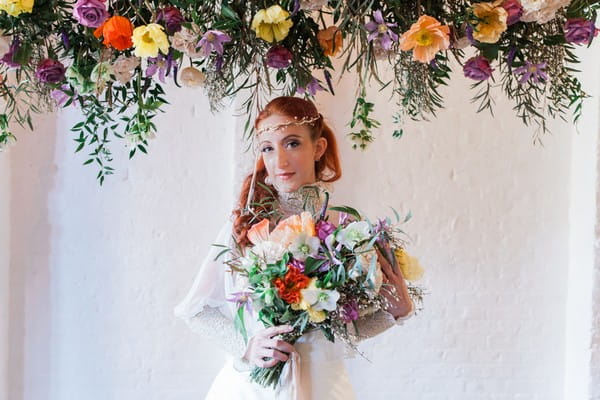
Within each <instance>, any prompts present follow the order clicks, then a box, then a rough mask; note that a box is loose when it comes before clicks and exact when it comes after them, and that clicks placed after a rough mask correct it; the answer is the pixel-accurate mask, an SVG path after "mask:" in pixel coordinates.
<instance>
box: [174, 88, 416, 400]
mask: <svg viewBox="0 0 600 400" xmlns="http://www.w3.org/2000/svg"><path fill="white" fill-rule="evenodd" d="M255 130H256V135H257V137H256V138H255V140H256V142H257V143H258V150H259V152H260V153H259V154H260V155H259V157H258V159H257V162H256V165H255V167H254V168H255V169H254V172H253V173H252V174H250V175H249V176H248V177H247V178H246V180H245V181H244V183H243V185H242V190H241V194H240V199H239V205H238V208H237V209H235V210H234V211H233V215H232V218H231V220H230V221H228V222H227V223H226V224H225V226H224V227H223V228H222V229H221V231H220V233H219V235H218V237H217V241H216V242H215V243H217V244H224V245H227V246H228V247H233V244H234V243H233V239H235V241H236V242H237V243H238V244H240V245H241V246H242V247H245V246H248V245H249V244H250V242H249V240H248V238H247V236H246V234H247V233H248V230H249V229H250V227H251V225H252V224H253V223H256V222H258V221H255V220H253V215H252V213H250V212H248V209H249V205H250V204H252V205H254V207H255V209H254V211H257V210H256V208H259V209H260V211H261V213H262V214H263V215H264V214H265V213H268V214H269V215H271V216H272V217H271V218H270V222H271V224H272V225H273V226H275V224H276V223H277V222H278V220H279V219H281V218H285V217H288V216H290V215H293V214H299V213H300V212H302V211H304V210H307V211H312V212H313V213H314V212H318V211H319V210H320V208H321V206H322V204H323V202H324V193H325V191H327V190H328V189H327V187H328V185H329V184H330V183H331V182H334V181H336V180H338V179H339V178H340V177H341V167H340V161H339V156H338V152H337V145H336V140H335V136H334V134H333V131H332V130H331V128H330V127H329V126H328V125H327V124H326V123H325V121H324V120H323V116H322V115H321V114H320V113H319V112H318V110H317V109H316V107H315V106H314V104H313V103H312V102H310V101H308V100H304V99H301V98H297V97H278V98H276V99H274V100H272V101H271V102H270V103H269V104H267V106H266V107H265V108H264V109H263V110H262V111H261V112H260V114H259V115H258V117H257V119H256V121H255ZM256 182H260V183H261V184H262V185H256V184H255V183H256ZM263 185H264V186H263ZM265 187H268V188H269V189H270V190H271V192H272V193H275V194H276V199H275V201H268V200H267V199H269V198H271V197H272V196H273V195H272V194H271V193H269V191H268V190H266V189H265ZM219 252H220V249H218V248H215V247H213V248H212V250H211V251H210V252H209V254H208V255H207V257H206V259H205V260H204V262H203V263H202V266H201V268H200V271H199V272H198V275H197V276H196V279H195V280H194V282H193V285H192V288H191V290H190V291H189V293H188V295H187V296H186V297H185V299H184V300H183V301H182V302H181V303H180V304H179V305H178V306H177V307H176V308H175V314H176V315H177V316H178V317H180V318H182V319H183V320H184V321H185V322H186V323H187V324H188V325H189V326H190V327H191V329H192V330H194V331H195V332H197V333H199V334H201V335H203V336H204V337H206V338H208V339H212V340H213V341H214V342H215V343H218V344H219V345H220V346H221V347H222V348H223V349H224V350H225V351H226V352H227V353H228V354H229V357H228V359H227V362H226V364H225V366H224V367H223V368H222V369H221V371H220V372H219V374H218V375H217V377H216V378H215V380H214V382H213V384H212V386H211V388H210V390H209V391H208V394H207V397H206V399H207V400H213V399H214V400H217V399H218V400H227V399H231V400H233V399H235V400H255V399H256V400H259V399H260V400H268V399H278V400H288V399H289V400H297V399H305V400H306V399H311V400H312V399H314V400H320V399H334V400H335V399H344V400H348V399H353V398H354V397H355V396H354V392H353V389H352V385H351V383H350V380H349V378H348V374H347V371H346V368H345V366H344V362H343V360H344V354H345V348H344V345H343V344H341V343H339V341H338V342H336V343H332V342H329V341H328V340H327V339H325V337H324V335H323V334H322V333H321V332H320V331H311V332H308V333H306V334H304V335H303V336H302V337H301V338H300V339H298V341H297V342H296V343H295V344H294V345H293V346H292V345H291V344H289V343H286V342H285V341H282V340H280V339H278V335H280V334H282V333H286V332H290V331H291V326H287V325H282V326H275V327H270V328H265V327H264V326H263V325H262V323H260V322H259V321H258V320H257V318H256V316H255V315H253V314H252V310H251V309H247V310H246V311H245V314H246V315H245V320H246V321H247V322H246V324H247V327H246V328H247V330H248V337H249V339H248V342H247V343H245V341H244V340H243V338H242V336H241V335H240V334H238V333H237V332H236V330H235V329H234V324H233V320H234V316H235V313H236V311H237V306H236V300H237V297H239V296H240V295H241V294H242V293H243V291H244V285H245V283H244V279H242V277H241V276H238V274H237V273H236V272H233V271H231V269H230V268H228V267H227V266H226V264H225V263H224V260H223V259H219V260H215V258H216V256H217V255H218V253H219ZM379 263H380V265H381V269H382V271H383V277H382V278H383V281H384V282H386V283H387V285H384V286H383V287H382V292H383V295H384V296H385V297H386V299H387V305H386V309H385V310H380V311H377V312H375V313H374V314H371V315H369V316H364V317H361V318H359V319H358V321H357V322H358V324H357V325H358V328H359V329H358V332H359V333H360V336H356V337H355V338H354V339H355V340H361V339H365V338H369V337H373V336H375V335H377V334H379V333H381V332H383V331H385V330H387V329H389V328H391V327H393V326H394V325H396V324H399V323H402V321H403V320H404V319H406V318H408V317H409V316H410V315H411V314H412V312H413V309H414V305H413V303H412V301H411V300H410V297H409V295H408V290H407V288H406V284H405V282H404V278H403V277H402V275H401V272H399V271H398V269H397V268H396V269H394V268H392V267H391V266H390V265H389V263H387V261H386V260H385V258H384V257H379ZM288 359H289V362H287V363H286V364H285V366H284V370H283V372H282V375H281V380H280V384H279V385H278V388H277V389H275V390H274V389H271V388H264V387H262V386H260V385H258V384H256V383H254V382H251V381H250V380H249V375H250V371H251V370H252V368H253V367H254V366H259V367H271V366H274V365H276V364H277V363H279V362H286V361H288Z"/></svg>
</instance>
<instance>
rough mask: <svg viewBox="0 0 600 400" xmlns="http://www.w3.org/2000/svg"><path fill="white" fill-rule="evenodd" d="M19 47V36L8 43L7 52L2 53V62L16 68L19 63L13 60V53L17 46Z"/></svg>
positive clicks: (15, 51)
mask: <svg viewBox="0 0 600 400" xmlns="http://www.w3.org/2000/svg"><path fill="white" fill-rule="evenodd" d="M20 47H21V41H20V40H19V38H17V37H16V38H14V39H13V41H12V43H11V44H10V47H9V49H8V52H7V53H6V54H4V56H3V57H2V60H0V61H2V63H3V64H5V65H7V66H8V67H11V68H16V67H20V66H21V64H19V63H18V62H16V61H15V54H16V53H17V51H19V48H20Z"/></svg>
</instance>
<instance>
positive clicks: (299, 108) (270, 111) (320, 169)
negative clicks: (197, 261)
mask: <svg viewBox="0 0 600 400" xmlns="http://www.w3.org/2000/svg"><path fill="white" fill-rule="evenodd" d="M271 115H281V116H285V117H289V118H296V119H313V118H317V120H316V121H315V122H313V123H310V124H307V125H306V126H308V127H309V128H310V136H311V139H312V140H313V141H316V140H317V139H319V138H321V137H322V138H325V140H327V148H326V149H325V153H324V154H323V156H322V157H321V158H320V159H319V161H317V162H315V176H316V177H317V180H320V181H323V182H335V181H337V180H338V179H340V178H341V177H342V167H341V163H340V157H339V154H338V147H337V141H336V139H335V135H334V133H333V130H332V129H331V128H330V127H329V125H327V123H325V121H324V120H323V116H322V115H321V114H319V111H318V110H317V107H315V105H314V104H313V102H312V101H310V100H305V99H301V98H299V97H291V96H282V97H277V98H275V99H273V100H271V101H270V102H269V104H267V105H266V106H265V108H264V109H263V110H262V111H261V112H260V113H259V114H258V116H257V117H256V120H255V121H254V129H257V128H258V125H259V124H260V122H261V121H263V120H264V119H265V118H267V117H269V116H271ZM266 176H267V169H266V168H265V163H264V162H263V159H262V157H259V159H258V161H257V163H256V182H257V183H259V182H260V183H261V184H262V185H265V186H266V187H267V188H268V189H269V190H270V191H271V192H272V194H276V193H277V190H276V189H275V188H274V187H273V186H271V185H267V184H266V183H265V178H266ZM251 184H252V174H250V175H248V176H247V177H246V179H244V182H243V183H242V189H241V191H240V197H239V201H238V206H237V208H236V209H235V210H234V211H233V216H234V218H235V219H234V222H233V233H234V235H235V237H236V239H237V241H238V243H239V244H240V245H241V246H242V247H245V246H248V245H249V244H250V242H249V241H248V238H247V237H246V234H247V233H248V230H249V229H250V226H251V225H252V223H255V222H258V221H253V220H252V218H253V216H252V215H250V214H248V213H244V208H245V207H246V202H247V201H248V195H249V192H250V185H251ZM262 185H258V184H256V185H255V186H254V196H253V197H254V198H253V199H252V203H253V204H255V205H254V209H255V211H257V212H260V213H261V214H262V213H263V212H269V211H271V207H272V203H271V202H268V201H267V202H263V200H264V199H267V198H269V197H272V194H271V193H269V190H267V189H266V188H265V187H263V186H262Z"/></svg>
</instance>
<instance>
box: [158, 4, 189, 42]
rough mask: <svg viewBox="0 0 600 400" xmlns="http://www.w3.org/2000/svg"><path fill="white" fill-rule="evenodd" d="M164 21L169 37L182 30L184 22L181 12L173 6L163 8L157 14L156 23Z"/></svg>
mask: <svg viewBox="0 0 600 400" xmlns="http://www.w3.org/2000/svg"><path fill="white" fill-rule="evenodd" d="M162 21H164V23H165V27H166V28H167V33H168V34H169V35H172V34H174V33H175V32H179V31H180V30H181V24H182V23H183V22H184V19H183V15H181V11H179V9H177V8H176V7H173V6H167V7H164V8H161V9H160V10H159V11H158V14H156V22H162Z"/></svg>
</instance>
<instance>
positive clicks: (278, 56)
mask: <svg viewBox="0 0 600 400" xmlns="http://www.w3.org/2000/svg"><path fill="white" fill-rule="evenodd" d="M292 58H293V55H292V52H291V51H289V50H288V49H286V48H285V47H283V46H279V45H277V46H273V47H271V48H270V49H269V51H267V65H268V66H269V67H271V68H276V69H281V68H287V67H289V66H290V64H291V63H292Z"/></svg>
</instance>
